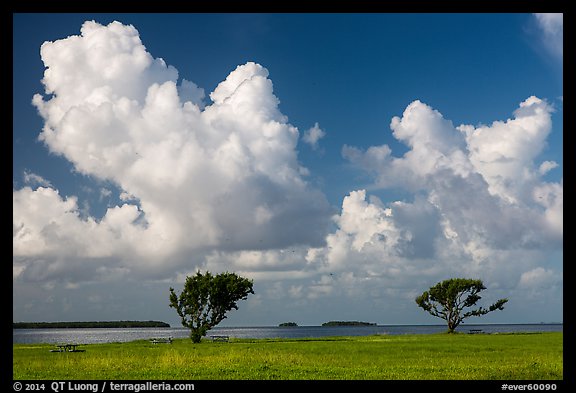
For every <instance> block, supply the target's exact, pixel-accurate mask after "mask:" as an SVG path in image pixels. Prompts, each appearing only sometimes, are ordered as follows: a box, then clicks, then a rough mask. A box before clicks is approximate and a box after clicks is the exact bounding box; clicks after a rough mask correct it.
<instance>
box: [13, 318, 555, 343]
mask: <svg viewBox="0 0 576 393" xmlns="http://www.w3.org/2000/svg"><path fill="white" fill-rule="evenodd" d="M475 330H479V331H481V332H482V333H530V332H561V331H563V325H562V324H561V323H557V324H545V323H539V324H476V325H468V324H462V325H460V326H459V327H458V329H456V331H458V332H461V333H469V332H470V331H475ZM444 331H446V325H378V326H376V325H374V326H294V327H279V326H260V327H215V328H213V329H211V330H210V331H209V332H208V334H207V336H208V337H209V336H210V335H220V336H229V337H230V338H317V337H333V336H369V335H374V334H393V335H395V334H432V333H442V332H444ZM189 335H190V330H189V329H186V328H181V327H170V328H117V329H107V328H85V329H12V342H13V343H14V344H37V343H47V344H58V343H77V344H97V343H110V342H128V341H135V340H148V339H152V338H168V337H172V338H188V337H189Z"/></svg>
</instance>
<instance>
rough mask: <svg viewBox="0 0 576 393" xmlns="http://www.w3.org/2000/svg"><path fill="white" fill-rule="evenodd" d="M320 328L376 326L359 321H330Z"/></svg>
mask: <svg viewBox="0 0 576 393" xmlns="http://www.w3.org/2000/svg"><path fill="white" fill-rule="evenodd" d="M322 326H376V323H373V322H361V321H330V322H324V323H323V324H322Z"/></svg>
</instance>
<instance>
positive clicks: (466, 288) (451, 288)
mask: <svg viewBox="0 0 576 393" xmlns="http://www.w3.org/2000/svg"><path fill="white" fill-rule="evenodd" d="M485 289H486V287H485V286H484V284H483V283H482V280H474V279H467V278H451V279H448V280H444V281H442V282H439V283H438V284H436V285H435V286H433V287H431V288H430V289H429V290H428V291H425V292H424V293H422V294H421V295H420V296H418V297H416V299H415V300H416V304H418V306H419V307H422V308H423V309H424V310H426V311H428V312H429V313H430V314H431V315H433V316H435V317H438V318H441V319H444V320H445V321H446V322H447V324H448V332H450V333H453V332H454V330H455V329H456V328H457V327H458V326H459V325H460V324H461V323H462V322H463V321H464V319H466V318H468V317H472V316H481V315H485V314H488V313H489V312H492V311H495V310H503V309H504V304H505V303H506V302H508V299H500V300H498V301H496V302H495V303H494V304H492V305H491V306H489V307H488V308H483V307H479V308H477V309H473V310H469V311H464V309H467V308H470V307H474V306H475V305H476V303H477V302H478V301H479V300H480V299H481V298H482V297H481V296H480V295H478V293H480V292H481V291H483V290H485Z"/></svg>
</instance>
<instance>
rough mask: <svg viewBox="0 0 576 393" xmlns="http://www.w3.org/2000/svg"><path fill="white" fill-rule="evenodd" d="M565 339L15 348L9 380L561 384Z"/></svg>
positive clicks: (405, 338)
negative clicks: (58, 349) (57, 350)
mask: <svg viewBox="0 0 576 393" xmlns="http://www.w3.org/2000/svg"><path fill="white" fill-rule="evenodd" d="M562 342H563V333H562V332H553V333H530V334H452V335H448V334H425V335H374V336H362V337H325V338H314V339H254V340H250V339H234V338H232V339H230V342H227V343H226V342H223V343H222V342H220V343H219V342H215V343H213V342H211V341H209V340H206V341H203V342H202V343H200V344H193V343H192V342H191V341H190V340H189V339H178V340H174V341H173V343H172V344H156V345H154V344H151V343H150V342H148V341H134V342H129V343H111V344H90V345H84V346H82V347H81V348H82V349H84V350H85V352H77V353H52V352H50V349H52V348H54V347H53V346H52V345H50V344H36V345H30V344H14V345H13V370H14V371H13V377H14V379H16V380H18V379H55V380H74V379H94V380H102V379H108V380H110V379H113V380H130V379H132V380H143V379H146V380H218V379H228V380H294V379H301V380H347V379H348V380H361V379H362V380H430V379H438V380H440V379H442V380H561V379H562V378H563V363H562V360H563V345H562Z"/></svg>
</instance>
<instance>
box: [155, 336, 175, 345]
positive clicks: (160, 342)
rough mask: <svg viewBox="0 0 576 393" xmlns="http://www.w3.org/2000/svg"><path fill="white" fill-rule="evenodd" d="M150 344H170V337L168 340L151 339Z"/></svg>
mask: <svg viewBox="0 0 576 393" xmlns="http://www.w3.org/2000/svg"><path fill="white" fill-rule="evenodd" d="M150 342H151V343H152V344H172V337H168V338H151V339H150Z"/></svg>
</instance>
